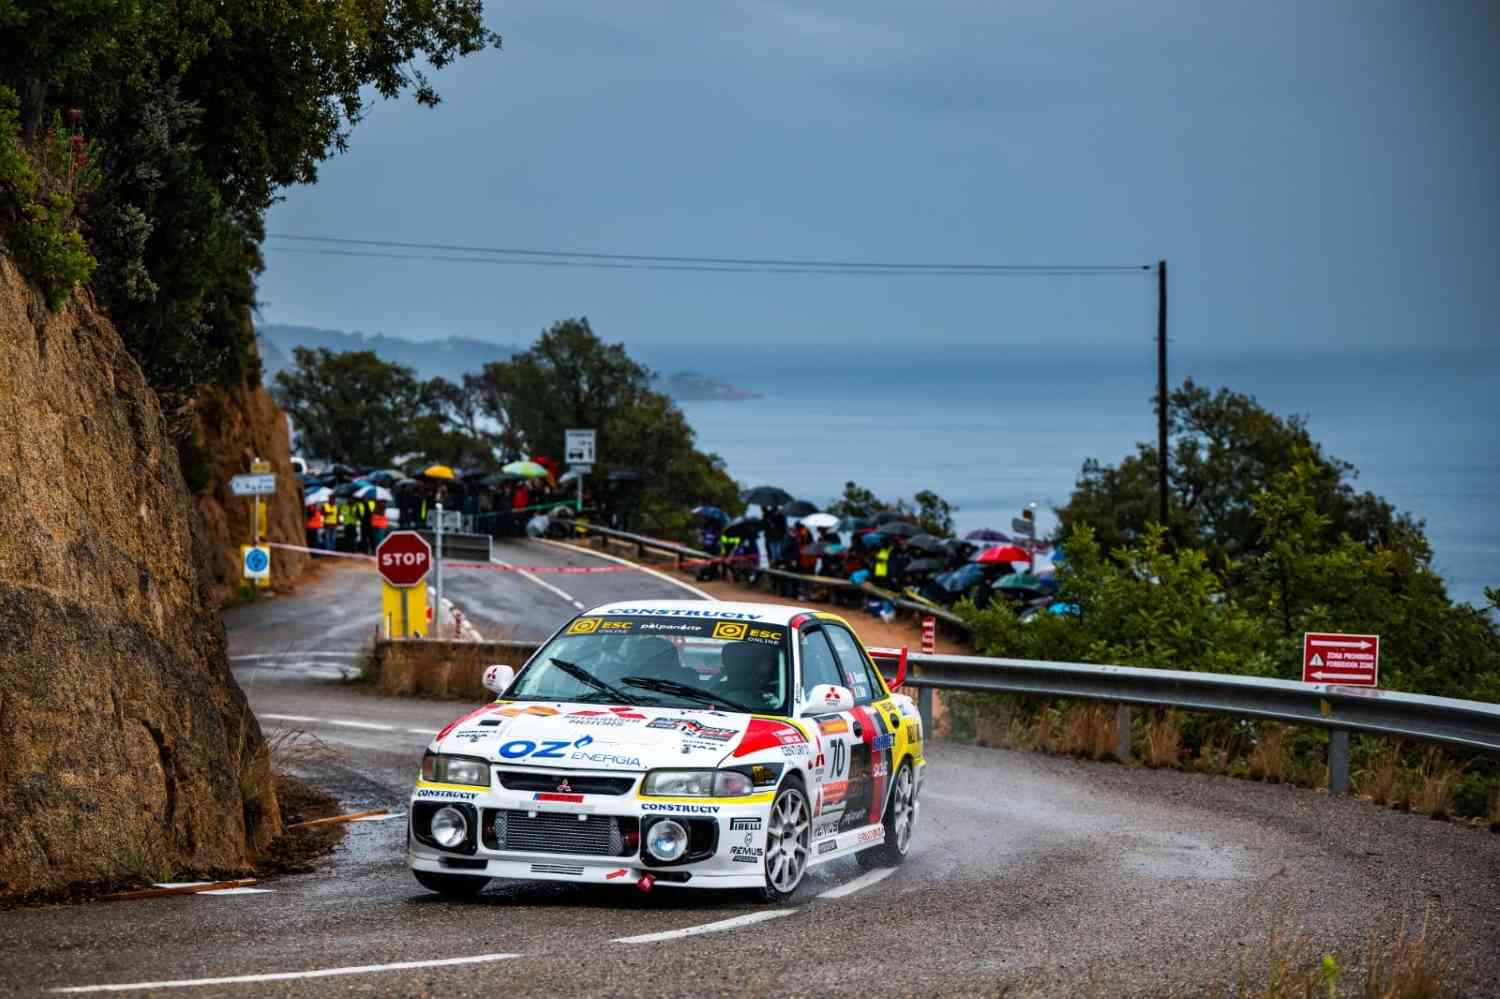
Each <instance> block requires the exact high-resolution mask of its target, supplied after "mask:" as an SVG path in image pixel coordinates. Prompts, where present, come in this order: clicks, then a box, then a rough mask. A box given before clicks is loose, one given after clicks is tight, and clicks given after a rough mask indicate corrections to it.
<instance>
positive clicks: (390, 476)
mask: <svg viewBox="0 0 1500 999" xmlns="http://www.w3.org/2000/svg"><path fill="white" fill-rule="evenodd" d="M365 478H367V479H369V480H370V481H371V482H373V483H375V484H376V485H377V486H393V485H395V484H396V483H397V482H399V481H401V480H402V479H404V478H406V476H404V475H402V474H401V473H400V472H398V471H396V470H395V469H394V468H382V469H380V470H379V471H378V472H371V473H370V474H369V475H366V476H365Z"/></svg>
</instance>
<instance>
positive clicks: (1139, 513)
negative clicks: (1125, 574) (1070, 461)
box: [1057, 379, 1421, 570]
mask: <svg viewBox="0 0 1500 999" xmlns="http://www.w3.org/2000/svg"><path fill="white" fill-rule="evenodd" d="M1167 407H1168V419H1169V424H1168V426H1169V430H1170V434H1171V437H1170V443H1169V448H1170V454H1171V458H1170V463H1171V464H1170V472H1171V477H1170V481H1171V491H1170V495H1169V507H1168V523H1167V525H1165V526H1166V527H1167V528H1168V535H1167V536H1168V538H1169V539H1170V540H1171V543H1173V544H1175V545H1180V546H1184V547H1195V548H1202V549H1203V550H1205V551H1206V552H1207V553H1208V554H1209V557H1210V559H1211V562H1212V564H1213V565H1215V566H1216V567H1218V568H1220V569H1221V570H1222V568H1223V567H1224V566H1226V565H1227V564H1228V562H1229V561H1231V560H1233V559H1237V558H1242V557H1244V556H1245V555H1247V554H1250V553H1253V552H1256V551H1259V550H1261V548H1262V547H1263V546H1264V545H1265V543H1266V537H1265V535H1264V534H1263V533H1262V531H1261V529H1260V527H1259V526H1258V523H1257V520H1256V517H1255V512H1254V501H1255V497H1256V495H1257V494H1259V493H1260V492H1261V491H1262V490H1264V489H1265V488H1267V487H1268V486H1269V485H1270V483H1271V482H1272V480H1273V479H1274V478H1275V477H1276V476H1277V475H1279V474H1281V473H1284V472H1286V471H1288V470H1289V469H1290V468H1291V467H1292V465H1293V464H1294V463H1295V462H1296V461H1298V456H1303V459H1304V464H1305V465H1306V470H1305V475H1306V477H1307V485H1308V489H1309V491H1310V493H1311V495H1312V497H1313V500H1314V504H1315V506H1316V509H1317V510H1318V512H1319V513H1320V514H1321V515H1323V516H1324V517H1325V518H1326V521H1325V522H1324V524H1323V527H1322V532H1323V536H1324V537H1325V538H1327V539H1329V540H1332V539H1335V538H1337V537H1339V536H1340V535H1343V534H1348V535H1349V536H1350V537H1352V538H1354V539H1355V540H1357V541H1360V542H1361V543H1364V544H1367V545H1373V544H1378V543H1381V542H1383V541H1387V540H1389V539H1390V538H1391V537H1393V536H1394V535H1395V534H1397V533H1408V532H1411V531H1417V532H1420V530H1421V525H1420V524H1418V523H1416V522H1414V521H1412V519H1411V518H1410V517H1409V516H1408V515H1405V514H1402V515H1399V516H1398V515H1397V514H1396V513H1395V511H1394V509H1393V508H1392V507H1391V505H1390V504H1389V503H1387V502H1385V501H1384V500H1382V499H1381V498H1380V497H1378V496H1375V495H1374V494H1373V493H1369V492H1365V493H1359V492H1356V491H1355V489H1354V486H1353V484H1352V480H1353V479H1354V478H1355V477H1356V476H1357V472H1356V471H1355V469H1354V466H1352V465H1350V464H1348V463H1347V462H1343V461H1340V460H1338V459H1337V458H1333V457H1329V456H1328V455H1326V454H1324V452H1323V450H1322V448H1321V447H1320V446H1319V445H1318V444H1317V443H1316V442H1315V441H1314V440H1313V439H1312V437H1311V436H1310V435H1309V434H1308V431H1307V424H1306V421H1305V420H1304V419H1302V418H1301V417H1298V416H1292V417H1287V418H1281V417H1278V416H1276V415H1275V414H1273V413H1271V412H1270V411H1269V410H1267V409H1265V408H1264V407H1262V406H1261V405H1260V404H1259V403H1257V402H1256V401H1255V399H1254V398H1253V397H1251V396H1248V395H1242V394H1240V393H1237V392H1231V391H1230V390H1229V389H1227V388H1221V389H1219V390H1218V392H1215V393H1210V392H1209V391H1208V390H1207V389H1204V388H1202V387H1200V386H1198V385H1196V384H1195V383H1194V382H1193V381H1192V380H1191V379H1189V380H1187V381H1185V382H1183V384H1182V387H1181V388H1178V389H1176V390H1174V391H1173V392H1172V393H1171V394H1170V395H1169V396H1168V402H1167ZM1156 482H1157V454H1156V448H1155V446H1154V445H1150V444H1145V443H1142V444H1140V445H1138V446H1137V450H1136V453H1135V454H1133V455H1130V456H1128V457H1126V458H1125V459H1124V460H1123V461H1121V462H1120V464H1119V466H1118V467H1114V466H1110V465H1105V464H1102V463H1101V462H1099V461H1097V460H1095V459H1092V458H1091V459H1089V460H1087V461H1086V462H1084V465H1083V471H1082V473H1081V474H1080V476H1079V478H1078V483H1077V485H1076V486H1075V488H1074V491H1073V495H1072V496H1071V497H1070V498H1069V500H1068V503H1067V505H1065V506H1063V507H1061V508H1059V509H1058V511H1057V515H1058V519H1059V521H1060V524H1059V527H1058V534H1057V536H1058V537H1059V538H1062V537H1066V536H1067V535H1068V534H1070V533H1071V532H1072V529H1073V527H1074V526H1075V525H1078V524H1088V525H1089V526H1090V527H1092V528H1093V529H1094V532H1095V535H1096V537H1097V538H1098V539H1099V542H1100V544H1102V545H1104V546H1105V548H1106V549H1108V548H1112V547H1115V546H1118V545H1122V544H1133V543H1135V542H1137V541H1139V540H1140V539H1141V538H1142V537H1144V536H1145V531H1146V526H1147V525H1148V524H1150V523H1153V522H1156V521H1157V520H1159V519H1160V511H1159V509H1158V501H1157V493H1156V489H1157V486H1156Z"/></svg>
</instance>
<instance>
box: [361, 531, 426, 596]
mask: <svg viewBox="0 0 1500 999" xmlns="http://www.w3.org/2000/svg"><path fill="white" fill-rule="evenodd" d="M375 567H376V568H377V569H379V570H380V578H381V579H383V580H385V581H386V582H387V583H389V584H391V585H392V586H416V585H417V584H419V583H420V582H422V580H423V579H425V578H427V570H428V569H431V568H432V546H431V545H429V544H428V543H427V541H426V539H425V538H423V537H422V535H420V534H418V533H417V532H416V531H397V532H395V533H394V534H388V535H386V538H385V540H384V541H382V542H381V543H380V547H379V548H376V549H375Z"/></svg>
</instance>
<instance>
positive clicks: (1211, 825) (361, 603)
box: [0, 541, 1500, 996]
mask: <svg viewBox="0 0 1500 999" xmlns="http://www.w3.org/2000/svg"><path fill="white" fill-rule="evenodd" d="M497 557H498V558H500V559H503V560H504V561H506V562H509V563H512V564H515V565H532V566H536V565H559V564H573V565H583V564H592V565H605V564H609V563H606V562H603V561H600V560H598V559H596V558H594V557H593V556H590V555H588V554H586V553H582V552H578V551H564V550H560V549H558V548H555V547H552V546H548V545H545V544H541V543H537V542H532V541H524V542H512V543H508V544H505V545H503V546H497ZM536 579H540V580H543V581H545V582H547V583H548V587H543V586H541V585H539V584H538V583H537V582H536V581H534V580H528V579H527V578H526V577H524V576H521V575H518V574H516V573H490V572H485V573H477V572H476V573H471V574H462V573H458V572H454V573H452V574H451V575H450V576H449V584H448V592H450V593H451V594H452V595H453V597H454V599H455V601H456V602H457V603H458V604H459V606H460V607H462V608H463V609H464V610H465V612H466V613H468V614H469V615H470V616H471V617H472V618H473V619H474V620H475V621H476V623H477V624H478V625H479V628H480V630H481V631H482V632H483V633H485V634H486V635H491V634H495V633H496V632H499V633H501V634H503V635H505V636H506V637H512V638H524V639H534V638H541V637H545V635H546V634H548V633H549V632H550V631H551V630H552V629H553V628H555V627H556V626H557V625H558V624H559V623H560V622H561V621H563V620H564V619H565V618H567V617H568V616H570V615H571V614H573V613H575V611H576V609H577V607H576V604H578V603H581V604H584V605H591V604H594V603H598V602H602V601H605V600H609V599H617V598H621V597H627V596H636V595H650V596H685V595H687V594H685V593H684V592H683V591H682V590H681V589H680V588H679V587H678V586H675V585H674V584H672V583H670V582H666V581H664V580H662V579H660V578H655V577H651V576H646V575H642V574H640V573H634V572H631V573H618V574H607V575H606V574H601V575H590V576H537V577H536ZM549 587H550V588H549ZM376 604H377V594H376V591H375V583H374V582H373V572H369V571H364V570H355V569H347V568H346V569H340V570H337V571H330V572H327V573H324V574H323V576H322V577H321V578H320V579H319V580H317V581H315V582H313V583H310V584H309V585H306V586H304V587H302V588H301V589H300V590H299V591H298V592H297V593H296V594H295V595H294V596H291V597H284V598H278V599H275V600H271V601H266V602H263V603H259V604H255V605H250V606H246V607H241V608H237V609H235V610H232V611H230V612H228V613H227V614H226V615H225V620H226V626H227V628H228V631H229V644H230V651H231V655H232V656H233V657H234V665H235V670H236V674H237V675H238V677H239V679H240V682H241V684H242V685H243V686H244V687H245V689H246V690H247V692H248V694H249V697H250V700H251V702H252V704H253V705H254V707H255V709H256V711H257V713H259V715H260V717H261V719H262V725H263V726H264V727H265V728H266V729H267V730H268V731H271V732H274V731H276V730H278V729H281V730H302V731H305V732H308V733H312V734H314V735H316V736H317V737H318V738H319V739H321V740H322V741H323V742H324V743H326V745H327V746H328V747H330V749H331V750H332V753H324V754H321V756H319V757H318V758H313V759H303V760H301V761H299V762H297V763H296V766H297V767H298V768H299V769H300V770H301V771H302V772H304V773H305V774H307V775H309V776H311V777H312V778H314V779H315V780H317V781H318V782H319V783H321V784H322V785H323V786H325V787H327V788H329V789H330V790H331V791H333V792H334V793H335V794H337V795H338V797H339V798H340V800H341V801H342V802H343V803H344V804H345V805H346V806H347V808H348V809H349V810H351V811H352V810H362V809H369V808H382V807H383V808H387V809H390V810H391V811H392V812H404V810H405V805H406V794H407V792H408V789H409V788H410V786H411V780H412V777H413V774H414V771H415V768H416V765H417V761H418V759H419V758H420V755H421V752H422V749H423V747H424V746H425V744H426V742H427V736H428V735H429V734H430V733H431V732H433V731H434V730H436V729H437V728H439V727H440V726H441V725H442V724H444V723H445V722H447V721H448V720H450V719H451V718H452V717H454V716H455V715H457V714H458V713H460V711H461V710H462V707H463V706H462V705H458V704H454V703H442V702H432V701H420V700H398V699H389V698H382V697H377V696H375V695H372V694H369V693H366V692H365V691H364V690H363V689H361V688H359V687H358V686H356V685H352V684H349V683H347V682H344V681H342V680H341V679H340V678H339V677H340V675H341V673H342V672H345V671H350V672H352V671H353V669H354V668H355V661H356V659H357V656H358V652H359V649H360V646H361V644H362V643H364V642H366V641H367V640H368V639H369V637H370V635H371V634H372V632H373V629H374V626H375V620H376V611H375V607H376ZM929 754H930V759H931V761H932V766H931V768H930V769H929V774H930V777H929V781H928V784H927V786H926V789H925V791H924V797H923V802H922V814H921V818H920V821H919V824H918V832H917V838H916V841H915V845H914V852H913V854H912V856H911V857H910V858H909V859H908V861H907V862H906V863H905V864H904V865H903V866H901V867H900V868H899V869H896V870H886V871H877V872H873V873H869V874H867V873H865V872H863V871H861V870H860V869H859V867H858V866H857V865H856V864H854V863H853V862H852V861H844V862H839V863H836V864H833V865H830V866H829V867H824V868H818V869H815V872H814V874H813V875H811V876H810V878H809V881H808V882H807V883H805V885H804V887H803V889H802V890H801V892H800V893H799V896H798V897H797V899H795V900H794V904H790V905H784V906H766V905H762V904H759V903H756V902H754V901H752V900H750V899H747V898H746V897H744V896H742V895H738V894H725V895H723V896H720V895H718V894H704V893H684V892H674V891H672V890H670V889H666V888H661V887H658V888H657V890H655V891H654V892H651V893H650V894H643V893H641V892H639V891H636V890H634V889H629V890H626V889H601V888H592V887H586V886H573V885H566V884H555V883H553V884H544V885H536V884H497V885H493V886H492V887H491V888H490V889H489V890H488V891H487V892H486V893H485V894H483V895H481V896H480V897H479V898H477V899H475V900H472V901H466V902H451V901H445V900H443V899H441V898H439V897H437V896H434V895H430V894H428V893H427V892H425V891H423V890H422V889H421V888H420V887H419V886H418V885H417V884H416V882H415V881H414V880H412V878H411V876H410V874H409V873H408V872H407V870H406V868H405V866H404V863H403V853H402V850H403V844H404V835H405V832H404V825H403V823H402V821H401V819H399V818H398V819H394V820H390V821H377V822H368V823H358V824H354V825H352V826H351V827H350V833H349V835H348V837H347V839H346V841H345V843H344V845H343V846H341V847H340V848H339V849H338V850H337V851H336V852H335V853H334V854H333V855H332V856H331V857H330V858H328V859H327V861H326V862H324V863H323V865H322V866H321V868H320V869H319V870H318V872H317V873H315V874H310V875H303V876H297V877H287V878H282V879H279V880H277V881H274V882H270V883H268V884H267V885H266V887H268V888H270V889H272V890H271V891H269V892H266V893H262V894H246V895H231V896H217V897H179V898H163V899H153V900H148V901H140V902H124V903H109V904H94V905H85V906H43V907H38V908H30V909H21V910H14V911H9V912H3V913H0V930H3V932H0V992H4V991H7V990H9V991H13V992H15V993H18V994H37V993H46V992H49V991H54V990H64V989H70V990H78V991H75V992H70V993H65V994H105V993H106V990H109V991H110V992H114V993H118V992H119V991H125V992H139V993H142V994H144V993H147V992H155V993H165V994H180V995H227V996H247V995H342V994H366V995H381V996H385V995H417V994H423V995H439V996H449V995H480V994H484V995H495V994H503V995H515V994H527V995H533V994H535V995H555V994H559V993H561V994H590V993H592V994H609V995H641V996H661V995H692V996H700V995H702V994H704V993H722V992H738V993H747V994H756V995H783V994H798V993H807V992H812V991H827V992H833V991H855V990H857V991H860V992H869V991H871V990H878V991H880V992H882V993H887V992H888V993H895V994H907V993H918V994H931V993H945V994H974V993H984V994H993V993H996V992H1001V991H1005V990H1007V989H1012V988H1015V989H1021V990H1027V989H1029V990H1031V994H1035V995H1067V994H1080V993H1084V992H1087V990H1088V989H1089V988H1090V987H1091V983H1092V987H1093V988H1094V989H1095V993H1094V994H1098V995H1123V994H1160V993H1162V992H1164V991H1168V990H1169V989H1183V988H1186V989H1195V988H1202V987H1204V986H1206V985H1207V984H1208V983H1209V982H1210V981H1211V980H1212V979H1214V978H1215V977H1218V978H1220V979H1221V980H1222V979H1223V977H1225V976H1226V975H1232V974H1233V972H1234V969H1235V968H1236V967H1237V966H1238V965H1239V962H1240V961H1241V959H1242V957H1248V959H1249V960H1251V961H1254V960H1255V958H1256V955H1258V954H1259V952H1260V948H1261V947H1262V946H1263V945H1264V943H1265V941H1266V939H1267V936H1268V934H1269V932H1270V929H1271V928H1272V927H1274V926H1281V927H1283V928H1288V929H1297V928H1299V927H1300V928H1305V929H1306V930H1307V931H1308V933H1309V934H1310V935H1311V936H1312V940H1313V945H1314V946H1315V947H1316V948H1318V949H1319V951H1320V952H1321V951H1322V950H1327V949H1335V948H1336V949H1338V950H1339V951H1340V952H1341V953H1343V954H1345V955H1348V956H1352V957H1357V955H1358V953H1359V952H1360V950H1361V948H1362V946H1363V944H1364V942H1365V937H1366V934H1367V933H1368V932H1369V931H1370V930H1371V929H1373V928H1376V927H1378V926H1381V925H1385V924H1388V923H1389V922H1390V921H1392V920H1394V919H1397V918H1399V917H1400V916H1401V915H1402V914H1403V913H1406V914H1411V915H1413V916H1414V917H1416V918H1418V919H1420V917H1421V914H1422V912H1423V910H1424V909H1425V908H1426V907H1427V906H1429V905H1431V906H1432V908H1433V911H1434V912H1435V913H1438V914H1440V915H1442V916H1443V918H1445V919H1446V920H1448V922H1447V924H1446V925H1445V927H1444V929H1443V930H1442V935H1443V939H1445V940H1447V941H1448V942H1450V943H1451V944H1452V946H1453V947H1454V949H1455V950H1456V951H1457V952H1458V954H1459V955H1460V964H1461V969H1462V974H1463V976H1464V978H1465V980H1466V982H1467V984H1468V987H1469V989H1470V992H1469V993H1468V994H1471V995H1500V943H1497V942H1500V836H1495V835H1491V834H1488V833H1484V832H1480V831H1477V830H1474V829H1470V828H1463V827H1459V826H1456V825H1451V824H1447V823H1440V822H1432V821H1429V820H1426V819H1423V818H1420V817H1417V816H1411V815H1405V814H1400V813H1396V812H1392V811H1388V810H1384V809H1379V808H1375V807H1373V806H1371V805H1369V804H1366V803H1363V802H1359V801H1350V800H1335V799H1330V798H1328V797H1327V796H1326V795H1320V794H1314V793H1311V792H1307V791H1302V790H1296V789H1290V788H1285V787H1278V786H1269V785H1262V784H1255V783H1250V782H1247V781H1236V780H1231V779H1228V778H1220V777H1209V776H1204V775H1196V774H1185V773H1176V772H1162V771H1146V770H1137V769H1128V768H1125V767H1120V766H1117V765H1111V764H1095V763H1086V762H1080V761H1074V760H1069V759H1062V758H1054V757H1047V756H1041V755H1036V754H1027V753H1015V752H1008V751H1002V750H991V749H983V748H976V747H969V746H960V745H954V744H945V743H937V742H934V743H930V744H929ZM122 987H124V988H122Z"/></svg>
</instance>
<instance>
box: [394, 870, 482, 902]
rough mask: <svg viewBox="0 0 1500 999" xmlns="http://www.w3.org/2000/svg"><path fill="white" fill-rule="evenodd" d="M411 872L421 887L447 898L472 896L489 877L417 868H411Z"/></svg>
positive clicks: (480, 890) (480, 889) (479, 890)
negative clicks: (443, 872)
mask: <svg viewBox="0 0 1500 999" xmlns="http://www.w3.org/2000/svg"><path fill="white" fill-rule="evenodd" d="M412 874H413V875H414V876H415V877H416V879H417V883H418V884H420V885H421V886H422V887H423V888H426V889H427V890H428V891H435V892H437V893H438V894H439V895H446V896H447V897H449V898H473V897H474V896H475V895H478V894H479V893H480V892H482V891H484V886H485V885H487V884H489V883H490V879H489V878H484V877H475V876H474V875H472V874H442V873H439V872H437V871H418V870H413V871H412Z"/></svg>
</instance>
